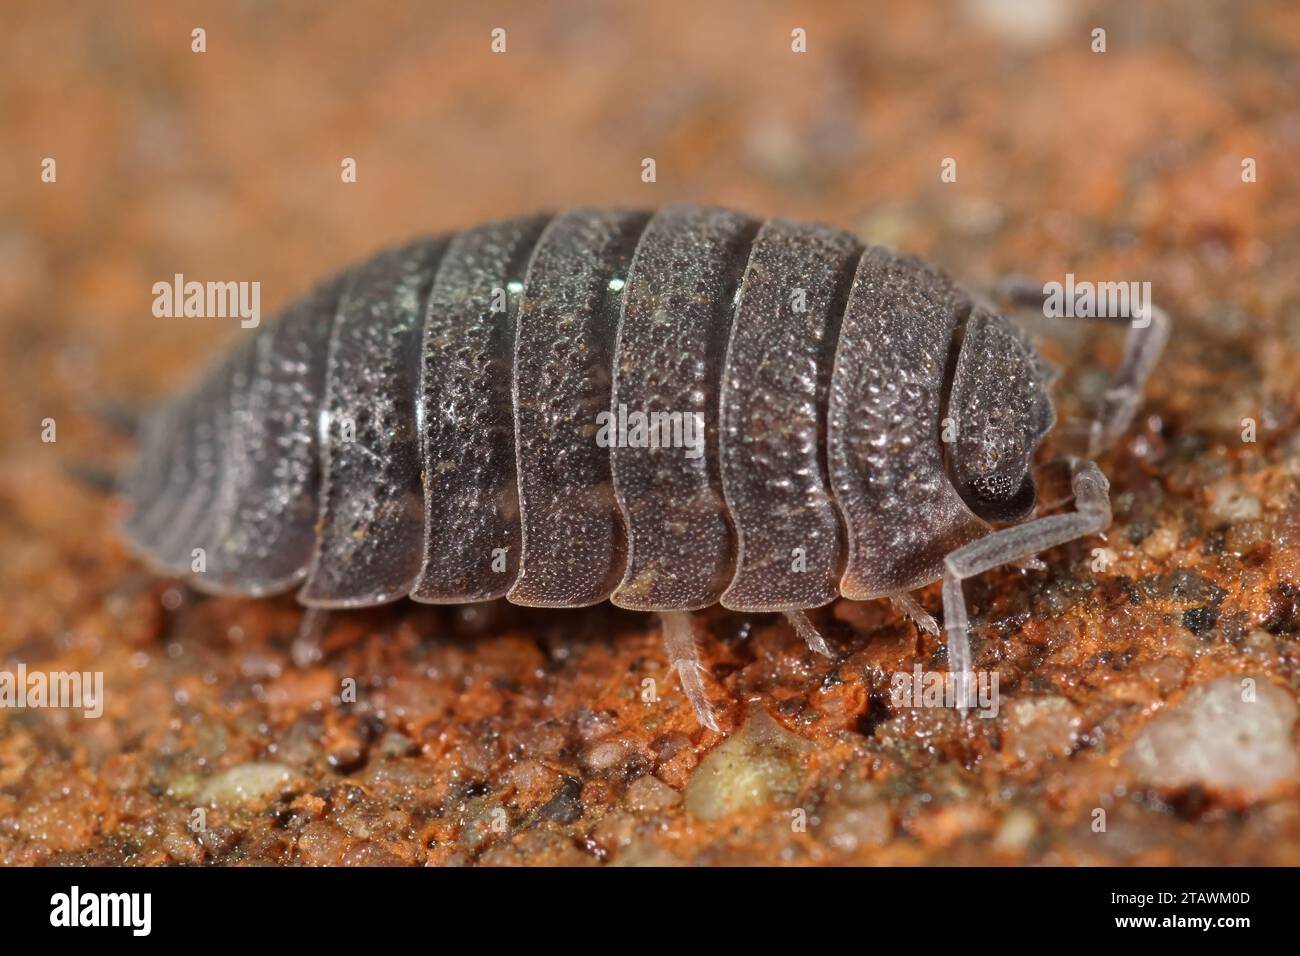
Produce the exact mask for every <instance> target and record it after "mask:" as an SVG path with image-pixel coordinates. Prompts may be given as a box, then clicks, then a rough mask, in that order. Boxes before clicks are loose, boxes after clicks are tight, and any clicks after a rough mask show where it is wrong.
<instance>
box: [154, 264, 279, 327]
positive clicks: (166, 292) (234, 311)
mask: <svg viewBox="0 0 1300 956" xmlns="http://www.w3.org/2000/svg"><path fill="white" fill-rule="evenodd" d="M153 297H154V298H153V314H154V316H155V317H156V318H159V319H178V318H187V319H234V318H238V319H239V325H240V327H241V328H245V329H255V328H257V326H258V323H260V322H261V321H262V283H260V282H192V281H191V282H186V281H185V276H183V275H181V273H179V272H178V273H176V275H175V276H173V277H172V281H171V282H155V283H154V284H153Z"/></svg>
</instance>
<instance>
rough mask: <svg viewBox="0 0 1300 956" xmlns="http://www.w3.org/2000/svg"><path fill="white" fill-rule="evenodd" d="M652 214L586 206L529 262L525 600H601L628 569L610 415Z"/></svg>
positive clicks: (522, 395)
mask: <svg viewBox="0 0 1300 956" xmlns="http://www.w3.org/2000/svg"><path fill="white" fill-rule="evenodd" d="M648 219H649V216H648V215H646V214H644V213H628V212H610V211H602V210H590V209H580V210H575V211H574V212H571V213H567V214H565V215H563V216H559V217H558V218H556V219H554V220H552V222H551V223H550V225H548V226H547V227H546V231H545V232H544V233H543V234H542V237H541V240H540V241H539V243H538V246H537V250H536V252H535V253H534V254H533V259H532V262H531V264H530V265H529V267H528V277H527V279H526V281H525V283H524V292H523V301H522V302H521V303H520V306H519V321H518V337H517V340H516V345H515V381H514V390H515V403H514V405H515V444H516V450H517V453H518V476H519V508H520V518H521V523H522V552H521V556H520V563H519V577H518V579H517V580H516V581H515V584H514V587H513V588H511V590H510V592H509V594H507V595H506V596H507V598H508V599H509V600H510V601H512V602H513V603H515V604H524V605H531V606H544V607H578V606H582V605H587V604H596V603H598V602H600V601H603V600H605V599H606V598H608V597H609V595H610V594H611V593H612V592H613V590H614V588H615V587H616V586H617V585H618V583H619V581H620V580H622V577H623V569H624V566H625V564H626V560H627V534H626V531H625V530H624V528H623V517H622V515H621V514H620V513H619V510H618V502H617V501H615V499H614V484H613V475H612V472H611V464H610V449H609V447H608V446H607V445H602V444H601V443H600V442H599V441H598V440H597V439H598V437H599V429H600V424H601V421H602V415H604V416H608V415H609V414H610V401H611V394H612V387H613V381H612V375H611V372H610V369H611V367H612V363H613V360H614V339H615V334H616V333H617V330H618V317H619V312H620V310H621V307H622V302H623V295H622V290H623V289H624V288H625V286H626V281H627V275H628V269H629V267H630V265H631V262H632V253H633V251H634V250H635V249H636V244H637V240H638V239H639V238H640V235H641V232H642V230H643V229H644V228H645V224H646V222H647V220H648Z"/></svg>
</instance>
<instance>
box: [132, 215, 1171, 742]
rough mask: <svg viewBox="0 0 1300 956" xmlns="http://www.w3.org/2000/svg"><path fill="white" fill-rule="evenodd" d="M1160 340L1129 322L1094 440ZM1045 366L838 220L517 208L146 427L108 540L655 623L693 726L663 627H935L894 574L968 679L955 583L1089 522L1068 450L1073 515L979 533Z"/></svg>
mask: <svg viewBox="0 0 1300 956" xmlns="http://www.w3.org/2000/svg"><path fill="white" fill-rule="evenodd" d="M1166 334H1167V324H1166V321H1165V318H1164V316H1163V314H1162V313H1156V314H1155V315H1154V321H1152V322H1150V323H1149V325H1147V327H1146V328H1141V329H1140V328H1137V327H1136V325H1135V327H1134V329H1133V331H1132V332H1131V333H1130V338H1129V343H1128V350H1127V352H1126V356H1125V361H1124V363H1123V366H1122V368H1121V370H1120V372H1119V374H1118V376H1117V378H1116V382H1115V385H1114V387H1113V388H1112V390H1111V391H1110V392H1109V393H1108V398H1107V403H1106V407H1105V409H1104V410H1103V413H1102V415H1101V416H1100V417H1099V419H1098V421H1097V423H1096V426H1095V427H1094V430H1093V433H1092V438H1093V441H1092V446H1093V447H1092V453H1096V452H1097V451H1099V450H1100V449H1101V448H1102V447H1104V446H1105V445H1106V444H1107V443H1108V442H1109V441H1110V440H1112V439H1113V438H1114V436H1115V435H1117V434H1119V433H1120V432H1122V431H1123V429H1124V428H1125V427H1126V426H1127V424H1128V422H1129V421H1130V420H1131V418H1132V416H1133V414H1134V410H1135V408H1136V405H1137V400H1138V396H1139V394H1140V387H1141V385H1142V382H1143V380H1144V379H1145V377H1146V375H1147V374H1148V373H1149V371H1150V368H1151V366H1152V364H1153V363H1154V361H1155V358H1156V357H1157V356H1158V354H1159V352H1160V349H1161V347H1162V346H1163V343H1164V340H1165V337H1166ZM1051 377H1052V376H1051V372H1050V370H1049V369H1048V368H1047V367H1046V366H1045V365H1044V364H1043V363H1042V362H1041V360H1040V359H1039V358H1038V356H1037V354H1036V352H1035V351H1034V349H1033V347H1032V346H1031V345H1030V343H1029V341H1028V340H1027V339H1026V337H1025V336H1024V335H1023V334H1022V333H1021V332H1020V331H1019V330H1018V329H1017V328H1016V327H1015V326H1014V325H1012V324H1011V323H1010V322H1008V321H1007V320H1006V319H1004V318H1003V317H1002V316H1000V315H998V314H996V313H995V312H994V311H993V310H992V308H991V307H990V306H988V305H987V304H985V303H984V302H983V301H982V299H981V298H980V297H977V296H972V295H970V294H968V293H966V292H965V291H963V290H962V289H961V288H960V287H958V286H957V285H956V284H954V283H953V282H952V281H951V280H949V279H948V278H947V277H946V276H944V275H943V274H942V273H940V272H939V271H937V270H936V269H934V268H932V267H930V266H928V265H925V264H924V263H922V262H920V261H918V260H916V259H914V258H910V257H907V256H902V255H899V254H897V253H894V252H891V251H888V250H886V249H883V248H878V247H874V246H865V247H864V245H863V244H861V243H860V242H858V241H857V240H856V239H855V238H854V237H853V236H852V235H850V234H848V233H845V232H841V231H838V230H834V229H830V228H826V227H823V226H817V225H805V224H799V223H794V222H789V221H785V220H780V219H772V220H768V221H766V222H762V223H760V222H758V221H756V220H753V219H750V218H748V217H746V216H743V215H740V214H737V213H735V212H730V211H726V210H721V209H708V208H699V207H693V206H677V207H671V208H668V209H665V210H663V211H661V212H658V213H656V214H654V215H650V214H646V213H640V212H626V211H616V210H602V209H579V210H576V211H573V212H568V213H565V214H563V215H558V216H554V217H552V216H545V215H538V216H529V217H524V218H519V219H511V220H508V221H504V222H496V223H491V224H488V225H485V226H481V227H478V228H475V229H470V230H467V231H464V232H460V233H457V234H455V235H452V236H445V237H438V238H433V239H422V240H419V241H416V242H413V243H411V244H409V245H406V246H403V247H401V248H398V249H394V250H390V251H385V252H382V253H380V254H379V255H377V256H375V257H374V258H372V259H371V260H369V261H368V262H365V263H362V264H361V265H359V266H356V267H355V268H353V269H350V270H348V271H347V272H345V273H344V274H342V275H339V276H337V277H335V278H333V279H331V280H329V281H327V282H326V283H324V284H323V285H321V286H320V287H319V288H317V289H316V290H314V291H313V292H311V293H309V294H308V295H307V296H306V297H304V298H303V299H301V300H300V301H298V302H297V303H295V304H294V305H292V306H290V307H289V308H288V309H287V310H286V311H285V312H284V314H283V315H282V316H281V317H280V318H279V320H278V321H276V322H274V323H271V324H268V325H266V326H264V327H262V328H261V329H259V330H258V331H257V332H256V333H255V334H252V335H251V336H250V337H249V338H247V339H246V340H244V341H243V342H241V343H240V345H239V346H238V347H237V348H235V349H234V350H233V351H232V352H231V353H230V354H229V356H228V357H226V358H225V359H224V360H223V361H221V362H220V363H218V364H217V365H216V366H215V367H214V368H213V369H212V370H211V371H210V372H209V373H208V374H207V375H206V376H205V377H204V378H203V379H202V381H201V382H200V383H199V384H198V385H197V386H196V387H195V388H194V389H193V390H192V391H190V392H189V393H188V394H186V395H184V396H183V397H181V398H180V399H178V400H177V401H175V402H174V403H172V404H170V405H168V406H166V407H164V408H163V409H161V410H160V411H158V412H156V413H155V414H153V415H151V416H149V417H148V418H147V420H146V422H145V426H144V428H143V431H142V438H141V447H140V453H139V458H138V463H137V467H136V468H135V470H134V472H133V475H132V477H131V479H130V481H129V485H128V491H129V495H130V497H131V499H132V502H133V510H132V513H131V515H130V517H129V519H128V521H127V525H126V528H127V531H128V534H129V537H130V539H131V541H132V542H133V544H134V545H135V547H136V548H137V549H138V550H139V551H140V552H141V553H142V554H144V555H145V556H147V557H148V558H149V559H150V560H152V561H153V562H154V563H155V564H156V565H157V566H158V567H160V568H161V569H163V570H165V571H167V572H169V573H173V574H177V575H184V576H186V577H188V578H189V579H190V580H191V581H192V583H193V584H194V586H195V587H196V588H199V589H200V590H203V591H207V592H212V593H218V594H237V595H252V596H261V595H269V594H274V593H277V592H283V591H286V590H288V589H290V588H293V587H297V586H299V585H301V588H300V590H299V591H298V599H299V600H300V601H301V602H302V603H303V604H305V605H308V606H310V607H318V608H348V607H361V606H367V605H374V604H380V603H384V602H388V601H393V600H396V599H398V598H401V597H406V596H409V597H411V598H414V599H415V600H417V601H426V602H433V603H454V602H470V601H485V600H489V599H492V598H499V597H505V598H506V599H507V600H510V601H512V602H515V603H517V604H524V605H532V606H549V607H576V606H582V605H589V604H594V603H597V602H600V601H604V600H606V599H608V600H611V601H613V602H614V603H615V604H617V605H620V606H622V607H626V608H633V609H637V610H645V611H658V612H663V614H664V623H665V627H664V630H665V636H666V638H667V642H668V646H669V656H670V658H671V659H672V662H673V664H674V666H675V668H676V669H677V671H678V673H679V675H680V677H681V679H682V682H683V686H684V688H685V690H686V692H687V694H688V696H689V697H690V699H691V702H692V704H693V705H694V707H695V709H696V713H697V714H698V715H699V717H700V720H701V721H702V722H703V723H704V724H706V725H707V726H710V727H716V723H715V721H714V719H713V715H712V712H711V710H710V707H709V703H708V699H707V696H706V694H705V689H704V685H703V682H702V679H701V674H700V670H701V668H700V666H699V663H698V659H697V657H696V655H695V652H694V642H693V639H692V635H691V631H690V619H689V617H688V616H687V615H686V614H684V613H682V612H688V611H691V610H694V609H698V608H703V607H706V606H709V605H712V604H714V603H721V604H723V605H725V606H726V607H729V608H734V609H736V610H740V611H784V612H787V613H788V614H789V615H790V617H791V620H792V622H793V623H794V624H795V626H796V627H797V628H798V629H799V631H800V633H801V634H802V635H803V636H804V637H805V638H806V639H807V640H808V641H809V643H810V645H812V646H813V648H814V649H815V650H818V651H820V652H822V653H829V649H828V648H827V647H826V645H825V642H824V641H822V639H821V638H820V636H819V635H818V634H817V632H816V631H815V630H814V629H813V628H812V627H811V625H810V624H809V622H808V620H807V618H806V617H804V615H803V614H802V611H803V610H804V609H807V608H813V607H817V606H820V605H823V604H826V603H827V602H829V601H831V600H833V599H835V598H836V597H840V596H843V597H846V598H850V599H855V600H865V599H869V598H879V597H894V598H896V599H898V600H900V601H901V603H903V605H904V607H905V608H906V609H908V610H909V612H910V613H911V614H912V615H913V617H914V618H916V619H917V621H918V623H920V624H921V625H922V626H926V627H929V628H931V629H935V628H934V623H933V620H932V619H931V618H929V616H928V615H926V614H925V612H924V611H923V610H921V609H920V608H919V606H918V605H917V604H916V603H915V602H914V601H912V600H911V599H910V598H908V597H907V595H906V592H907V591H909V590H910V589H914V588H917V587H920V586H922V585H925V584H928V583H930V582H933V581H935V580H938V579H940V578H942V579H943V581H944V594H943V603H944V615H945V624H946V627H947V630H948V650H949V666H950V668H952V669H953V670H954V671H956V672H957V673H958V674H960V675H965V673H966V672H967V671H969V669H970V666H971V659H970V652H969V647H968V640H967V620H966V611H965V608H964V606H963V601H962V596H961V583H960V582H961V580H962V579H963V578H966V577H969V576H971V575H973V574H977V573H979V572H980V571H983V570H986V569H988V568H991V567H994V566H996V565H999V564H1003V563H1007V562H1009V561H1013V560H1017V559H1019V558H1021V557H1024V556H1027V555H1030V554H1032V553H1034V552H1037V551H1039V550H1042V549H1044V548H1048V547H1052V546H1054V545H1057V544H1060V543H1062V542H1065V541H1068V540H1070V539H1072V538H1076V537H1079V536H1081V535H1085V534H1089V533H1093V532H1097V531H1101V530H1103V529H1104V528H1105V527H1106V526H1107V525H1108V524H1109V522H1110V509H1109V503H1108V498H1107V483H1106V480H1105V478H1104V477H1103V476H1102V475H1101V473H1100V471H1099V470H1098V469H1097V468H1096V466H1095V465H1093V464H1092V463H1091V462H1090V461H1083V460H1077V461H1074V462H1073V463H1072V475H1073V488H1074V493H1075V503H1076V510H1075V511H1074V512H1072V513H1068V514H1060V515H1054V516H1049V517H1042V518H1038V519H1036V520H1032V521H1029V522H1027V523H1024V524H1021V525H1018V526H1015V527H1011V528H1006V529H1003V530H999V531H992V530H991V526H990V522H993V521H998V522H1003V521H1010V520H1015V519H1020V518H1023V517H1025V516H1026V515H1028V514H1029V513H1030V512H1031V511H1032V509H1033V507H1034V503H1035V487H1034V482H1033V478H1032V476H1031V471H1030V469H1031V466H1032V459H1033V456H1034V453H1035V450H1036V449H1037V448H1038V446H1039V444H1040V442H1041V440H1042V439H1043V437H1044V435H1045V434H1046V433H1047V432H1048V430H1049V429H1050V428H1051V427H1052V425H1053V422H1054V413H1053V410H1052V403H1051V400H1050V398H1049V395H1048V393H1047V390H1046V389H1047V384H1048V382H1049V381H1050V379H1051ZM945 439H946V440H945ZM196 556H201V560H199V561H197V563H196ZM196 568H201V571H200V572H199V573H195V569H196ZM936 630H937V629H936ZM963 680H964V677H963ZM964 699H965V698H964V697H963V700H964Z"/></svg>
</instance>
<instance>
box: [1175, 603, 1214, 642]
mask: <svg viewBox="0 0 1300 956" xmlns="http://www.w3.org/2000/svg"><path fill="white" fill-rule="evenodd" d="M1218 620H1219V614H1218V612H1217V611H1215V609H1214V608H1212V607H1194V608H1190V609H1189V610H1186V611H1184V612H1183V627H1185V628H1187V629H1188V630H1189V631H1191V632H1192V633H1193V634H1195V635H1197V636H1198V637H1199V636H1200V635H1201V634H1204V633H1205V632H1206V631H1208V630H1211V629H1213V627H1214V625H1215V623H1216V622H1217V621H1218Z"/></svg>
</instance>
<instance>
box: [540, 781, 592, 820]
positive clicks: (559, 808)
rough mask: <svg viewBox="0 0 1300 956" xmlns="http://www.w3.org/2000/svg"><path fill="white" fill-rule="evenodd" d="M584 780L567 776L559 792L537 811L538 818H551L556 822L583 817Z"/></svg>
mask: <svg viewBox="0 0 1300 956" xmlns="http://www.w3.org/2000/svg"><path fill="white" fill-rule="evenodd" d="M581 793H582V781H581V780H579V779H578V778H577V777H565V778H564V782H563V783H561V784H560V790H559V792H558V793H557V794H556V795H555V796H553V797H551V799H550V800H548V801H547V802H546V804H545V805H544V806H543V807H542V809H541V810H539V811H538V812H537V816H538V819H541V820H551V821H553V822H555V823H572V822H573V821H574V820H578V819H580V818H581V817H582V801H581V800H580V799H579V796H580V794H581Z"/></svg>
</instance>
